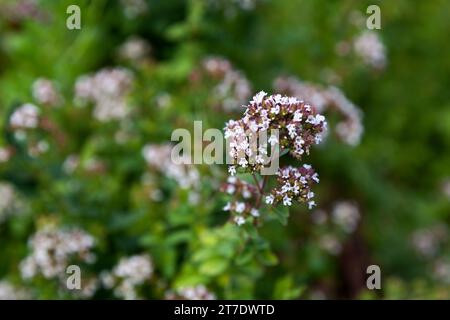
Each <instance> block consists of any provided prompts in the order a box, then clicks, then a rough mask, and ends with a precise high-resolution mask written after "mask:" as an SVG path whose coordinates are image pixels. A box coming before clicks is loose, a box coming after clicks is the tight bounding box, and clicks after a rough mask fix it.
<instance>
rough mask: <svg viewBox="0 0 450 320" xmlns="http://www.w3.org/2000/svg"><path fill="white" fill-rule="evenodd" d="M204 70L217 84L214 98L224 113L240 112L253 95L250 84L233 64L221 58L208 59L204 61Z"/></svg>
mask: <svg viewBox="0 0 450 320" xmlns="http://www.w3.org/2000/svg"><path fill="white" fill-rule="evenodd" d="M202 68H203V70H204V72H205V73H206V74H207V75H208V78H211V79H212V80H213V81H215V82H217V83H216V84H215V87H214V89H213V94H212V96H213V97H214V99H216V98H217V99H218V100H219V104H220V106H221V108H222V109H223V110H224V111H227V112H231V111H236V110H240V108H241V106H242V105H243V104H245V103H246V102H247V100H248V98H249V97H250V95H251V86H250V82H249V81H248V80H247V79H246V78H245V76H244V75H243V74H242V73H241V72H240V71H238V70H235V69H234V68H233V66H232V65H231V63H230V62H229V61H228V60H226V59H224V58H220V57H208V58H206V59H204V60H203V62H202Z"/></svg>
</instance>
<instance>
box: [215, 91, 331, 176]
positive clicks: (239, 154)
mask: <svg viewBox="0 0 450 320" xmlns="http://www.w3.org/2000/svg"><path fill="white" fill-rule="evenodd" d="M326 126H327V123H326V121H325V117H324V116H322V115H320V114H316V113H315V111H314V109H313V107H312V106H311V105H309V104H306V103H304V102H303V101H300V100H298V99H297V98H294V97H287V96H282V95H279V94H276V95H270V96H267V93H265V92H263V91H261V92H259V93H258V94H256V95H255V96H254V97H253V100H252V101H250V103H249V105H248V106H247V109H246V111H245V113H244V117H243V118H241V119H240V120H230V121H228V123H227V124H226V127H225V128H224V130H225V139H227V141H228V143H229V155H230V156H231V157H232V158H233V159H234V162H235V163H236V164H237V165H238V166H239V167H241V168H249V171H251V172H254V171H256V170H259V169H261V168H262V167H264V165H265V164H266V162H267V161H266V160H265V156H266V155H267V153H268V152H267V144H265V143H260V144H259V146H255V145H254V143H251V140H252V139H251V138H252V136H253V137H255V136H257V135H259V134H260V133H262V132H266V133H267V134H271V136H270V137H269V139H268V143H269V144H271V145H272V146H273V145H279V146H281V148H282V149H285V150H289V151H290V154H291V155H292V156H294V157H295V158H297V159H300V158H301V156H302V155H303V154H304V153H306V154H308V153H309V149H310V147H311V145H313V144H318V143H320V142H321V140H322V134H323V132H324V131H325V130H326ZM273 129H274V130H277V132H279V135H278V137H277V136H275V135H272V133H271V130H273ZM256 147H257V148H256ZM235 169H236V168H235V166H232V167H231V168H230V169H229V170H230V173H231V174H233V173H234V172H235Z"/></svg>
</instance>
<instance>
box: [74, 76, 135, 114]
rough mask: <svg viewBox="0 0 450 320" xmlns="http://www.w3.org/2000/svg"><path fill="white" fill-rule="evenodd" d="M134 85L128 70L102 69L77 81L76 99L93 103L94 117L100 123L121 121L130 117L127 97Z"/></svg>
mask: <svg viewBox="0 0 450 320" xmlns="http://www.w3.org/2000/svg"><path fill="white" fill-rule="evenodd" d="M132 83H133V76H132V74H131V72H130V71H129V70H127V69H124V68H111V69H102V70H100V71H98V72H97V73H95V74H93V75H85V76H81V77H79V78H78V79H77V81H76V84H75V97H76V99H77V100H78V101H81V102H93V103H94V105H95V108H94V117H95V118H96V119H98V120H99V121H109V120H120V119H123V118H124V117H126V116H127V115H128V105H127V101H126V96H127V94H128V93H129V91H130V89H131V86H132Z"/></svg>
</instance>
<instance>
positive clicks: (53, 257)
mask: <svg viewBox="0 0 450 320" xmlns="http://www.w3.org/2000/svg"><path fill="white" fill-rule="evenodd" d="M71 4H77V5H78V6H79V7H80V9H81V30H68V28H67V27H66V19H67V18H68V16H69V14H67V13H66V9H67V7H68V6H69V5H71ZM371 4H376V5H378V6H379V7H380V9H381V29H380V30H368V29H367V27H366V19H367V17H368V15H367V14H366V9H367V7H368V6H369V5H371ZM449 13H450V2H448V1H444V0H442V1H439V0H436V1H415V2H412V1H408V0H399V1H375V0H373V1H350V0H344V1H326V0H315V1H308V0H303V1H291V0H277V1H274V0H242V1H238V0H228V1H227V0H191V1H176V0H168V1H156V0H155V1H152V0H120V1H112V0H111V1H106V0H95V1H87V0H86V1H81V0H80V1H76V0H70V1H65V0H61V1H59V0H58V1H50V0H48V1H44V0H39V1H38V0H18V1H12V0H11V1H9V0H1V1H0V117H1V123H0V130H1V133H0V248H1V250H0V299H24V298H26V299H114V298H118V299H122V298H125V299H174V298H187V299H193V298H199V299H208V298H225V299H229V298H234V299H244V298H245V299H253V298H264V299H298V298H301V299H327V298H328V299H330V298H352V299H379V298H385V299H400V298H401V299H413V298H425V299H430V298H438V299H447V298H449V297H450V289H449V288H450V287H449V285H450V243H449V241H450V238H449V230H448V227H449V223H450V201H449V200H450V165H449V164H450V151H449V150H450V149H449V147H450V93H449V92H450V91H449V90H448V86H449V84H450V59H449V53H450V48H449V46H450V42H449V41H448V32H449V30H450V20H449V19H448V17H449ZM260 90H264V91H266V92H269V93H277V92H282V93H289V94H291V95H296V96H298V97H299V98H301V99H305V100H308V101H311V102H312V103H313V104H314V105H316V106H317V107H318V108H319V107H320V108H321V112H322V113H323V114H324V115H325V116H326V117H327V120H328V123H329V134H328V136H327V138H326V140H325V142H324V143H323V144H321V145H319V146H317V147H315V148H314V150H312V152H311V155H310V156H308V157H306V158H305V159H304V161H305V162H307V163H310V164H312V165H313V166H314V168H315V169H316V170H317V172H318V173H319V175H320V179H321V181H320V184H319V185H317V186H316V187H315V188H314V192H315V194H316V202H317V206H316V207H315V208H313V209H312V210H308V209H307V208H306V207H305V206H304V205H294V206H293V207H291V208H290V214H289V218H288V221H287V224H285V225H284V224H282V223H280V222H279V221H277V220H275V219H274V220H269V221H267V222H266V223H264V225H263V226H262V227H260V228H258V235H257V238H255V239H257V240H254V241H253V240H249V239H248V238H246V237H248V235H245V234H244V235H243V234H242V228H241V227H239V226H237V225H235V224H234V223H232V222H231V221H229V220H228V217H229V215H228V213H227V212H224V211H223V210H222V208H223V206H224V205H225V203H226V201H227V194H226V192H225V193H224V192H221V190H220V186H221V184H222V183H223V182H225V181H226V179H227V168H226V166H225V165H213V166H208V165H195V166H194V165H192V166H187V165H186V166H176V165H174V164H172V163H171V162H170V148H171V146H170V137H171V133H172V131H173V130H174V129H176V128H187V129H189V130H192V128H193V121H194V120H201V121H203V129H207V128H219V129H222V128H223V127H224V125H225V122H226V121H228V120H229V119H237V118H239V117H240V116H241V115H242V112H243V109H242V108H241V105H242V104H246V103H247V101H249V100H250V99H251V96H252V95H253V94H255V93H256V92H258V91H260ZM168 150H169V151H168ZM70 264H75V265H78V266H80V268H81V274H82V289H81V290H68V289H67V287H66V278H67V276H68V274H66V267H67V266H68V265H70ZM371 264H376V265H378V266H379V267H380V269H381V274H382V280H381V285H382V288H381V290H372V291H371V290H368V289H367V288H366V278H367V274H366V268H367V266H369V265H371Z"/></svg>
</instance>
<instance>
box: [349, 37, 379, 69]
mask: <svg viewBox="0 0 450 320" xmlns="http://www.w3.org/2000/svg"><path fill="white" fill-rule="evenodd" d="M353 48H354V50H355V53H356V54H357V55H358V56H359V57H360V58H361V59H362V60H363V62H364V63H365V64H367V65H369V66H371V67H373V68H375V69H383V68H384V67H385V66H386V48H385V46H384V44H383V42H382V41H381V39H380V36H379V35H378V33H376V32H375V31H363V32H362V33H361V34H360V35H359V36H357V37H356V38H355V39H354V40H353Z"/></svg>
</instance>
